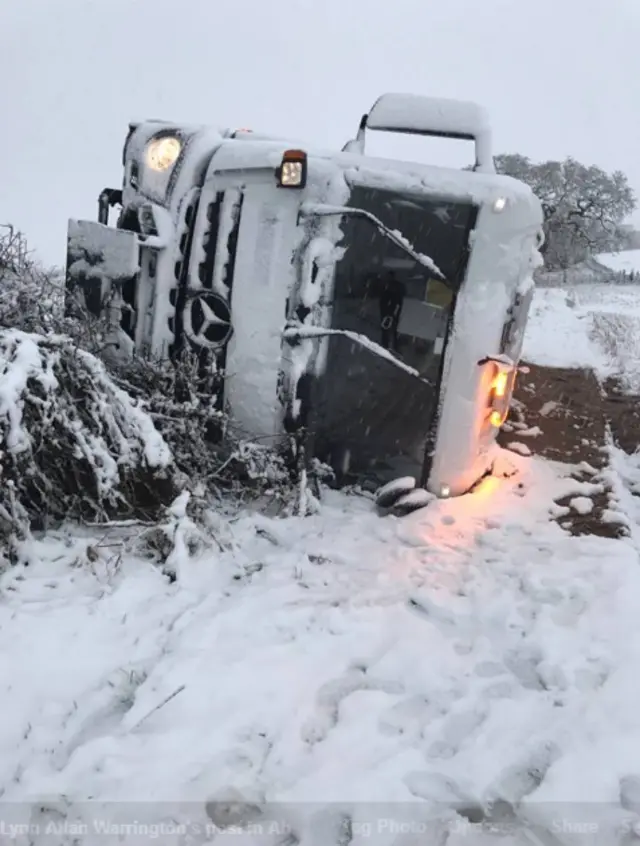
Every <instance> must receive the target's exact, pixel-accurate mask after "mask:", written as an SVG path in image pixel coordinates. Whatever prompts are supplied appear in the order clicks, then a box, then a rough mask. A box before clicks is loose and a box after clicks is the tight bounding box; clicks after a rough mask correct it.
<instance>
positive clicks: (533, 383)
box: [499, 362, 640, 538]
mask: <svg viewBox="0 0 640 846" xmlns="http://www.w3.org/2000/svg"><path fill="white" fill-rule="evenodd" d="M523 364H525V362H523ZM526 366H527V367H528V368H529V371H530V372H529V373H528V374H521V375H520V376H519V378H518V382H517V383H516V390H515V394H514V399H513V403H512V410H511V414H510V417H509V420H508V421H507V422H506V423H505V425H504V427H503V430H502V431H501V433H500V436H499V442H500V444H501V445H502V446H504V447H507V448H510V447H511V448H513V449H514V450H515V451H527V450H530V451H531V454H534V455H540V456H542V457H544V458H548V459H551V460H553V461H558V462H562V463H564V464H567V465H569V466H568V467H567V476H568V477H570V478H575V479H576V480H578V481H580V482H589V483H590V484H593V485H594V487H593V488H592V492H591V493H590V494H589V498H590V499H591V501H592V503H593V508H592V510H591V511H590V512H589V513H588V514H580V513H578V512H577V511H576V510H575V508H572V507H571V505H570V502H571V500H572V499H573V498H574V495H571V496H566V497H562V498H560V499H558V500H556V502H555V509H554V511H555V516H554V519H556V520H557V522H558V523H559V524H560V525H561V526H562V527H563V528H565V529H566V530H567V531H569V532H571V533H572V534H574V535H585V534H591V535H599V536H601V537H612V538H618V537H623V536H625V535H627V534H628V529H627V528H626V526H624V525H621V524H620V523H616V522H612V520H611V515H610V513H607V512H611V511H612V510H615V508H616V500H615V496H614V493H613V491H612V489H611V486H610V483H609V482H608V481H607V480H606V479H604V478H603V477H602V472H603V471H604V470H605V469H606V468H607V466H608V451H607V440H608V437H611V438H612V439H613V441H614V443H616V444H617V445H618V446H620V448H621V449H623V450H624V451H625V452H627V453H633V452H635V451H636V450H637V449H638V447H639V446H640V398H639V397H632V396H628V395H625V394H624V393H623V392H622V391H621V389H620V386H619V385H618V383H617V382H616V381H615V380H608V381H607V382H605V383H604V384H600V382H599V381H598V379H597V378H596V376H595V374H594V373H593V371H591V370H573V369H565V368H555V367H539V366H537V365H533V364H526ZM609 433H610V435H609ZM518 445H519V446H518ZM552 508H553V507H552Z"/></svg>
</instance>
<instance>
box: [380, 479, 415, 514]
mask: <svg viewBox="0 0 640 846" xmlns="http://www.w3.org/2000/svg"><path fill="white" fill-rule="evenodd" d="M415 487H416V480H415V479H414V478H413V476H403V477H402V478H401V479H394V480H393V481H392V482H388V483H387V484H386V485H383V486H382V487H381V488H380V489H379V490H378V492H377V493H376V496H375V503H376V508H379V509H380V510H382V511H387V510H388V509H389V508H391V507H392V505H394V503H396V502H397V501H398V500H399V499H400V498H401V497H403V496H405V495H406V494H408V493H410V492H411V491H413V490H414V489H415Z"/></svg>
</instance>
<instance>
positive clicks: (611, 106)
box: [0, 0, 640, 264]
mask: <svg viewBox="0 0 640 846" xmlns="http://www.w3.org/2000/svg"><path fill="white" fill-rule="evenodd" d="M0 80H1V81H2V82H1V86H2V87H1V89H0V92H1V96H0V102H1V109H0V128H1V129H2V138H3V144H2V155H1V156H0V223H5V222H12V223H14V224H15V225H17V226H18V227H19V228H20V229H22V230H23V231H24V232H25V233H26V234H27V235H28V237H29V240H30V243H31V245H32V246H33V247H34V248H36V249H37V251H38V252H39V253H40V255H41V257H42V258H43V259H45V260H46V261H47V262H51V263H56V264H62V263H63V262H64V254H65V234H66V225H67V218H68V217H89V218H91V219H95V216H96V199H97V195H98V193H99V192H100V190H101V189H102V188H103V187H105V186H107V185H109V186H112V187H119V186H120V182H121V172H120V155H121V149H122V143H123V140H124V136H125V134H126V131H127V124H128V122H129V120H131V119H141V118H145V117H159V118H167V119H169V120H178V121H182V120H183V121H189V122H198V123H208V124H213V125H217V126H232V127H240V126H243V127H244V126H247V127H251V128H253V129H255V130H262V131H267V132H268V131H270V132H273V133H274V134H277V135H286V134H292V135H294V136H296V137H301V138H303V139H306V138H308V139H309V140H311V141H313V140H315V141H317V142H318V143H321V144H322V145H328V146H340V147H341V146H342V145H343V143H344V142H345V141H346V140H347V138H348V137H350V136H352V135H353V133H354V132H355V129H356V127H357V123H358V121H359V118H360V116H361V115H362V113H363V112H364V111H366V110H367V109H368V107H369V106H370V105H371V104H372V103H373V101H374V100H375V98H376V97H377V96H378V95H379V94H381V93H383V92H385V91H406V92H412V93H421V94H431V95H434V96H443V97H456V98H460V99H468V100H476V101H478V102H480V103H482V104H483V105H485V106H486V107H487V108H488V109H489V111H490V113H491V116H492V120H493V125H494V143H495V148H496V152H501V151H518V152H521V153H523V154H526V155H528V156H530V157H532V158H535V159H544V158H562V157H564V156H565V155H567V154H571V155H574V156H575V157H576V158H578V159H580V160H581V161H584V162H585V163H587V164H591V163H595V164H598V165H600V166H602V167H604V168H605V169H607V170H613V169H617V168H619V169H621V170H623V171H625V172H626V173H627V174H628V176H629V178H630V180H631V183H632V185H633V187H634V189H635V190H636V191H637V192H638V194H640V105H639V104H640V0H535V2H532V0H289V2H288V3H287V2H284V0H0ZM405 141H406V139H402V138H400V139H398V138H395V137H392V136H380V135H378V136H377V138H376V140H375V143H374V144H373V147H372V149H373V151H375V152H376V153H386V154H389V153H393V152H394V151H395V153H396V155H400V157H403V156H404V155H406V153H407V146H406V143H403V142H405ZM420 143H421V144H422V146H419V147H418V148H417V149H418V151H419V152H421V154H422V159H423V160H429V158H430V157H432V156H433V157H437V158H438V160H439V161H442V162H445V163H450V164H459V163H460V162H459V158H460V157H459V150H458V149H454V150H453V151H452V152H451V154H449V152H448V150H447V149H445V148H443V147H442V146H441V144H442V142H440V143H439V145H438V146H437V147H434V146H433V145H431V146H429V144H428V142H424V141H422V142H420ZM449 149H450V148H449ZM411 152H416V145H415V144H413V145H412V146H411ZM469 153H470V151H469ZM443 157H444V158H443ZM638 219H640V217H639V216H637V217H636V220H638Z"/></svg>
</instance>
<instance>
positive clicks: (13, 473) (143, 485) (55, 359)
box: [0, 330, 176, 533]
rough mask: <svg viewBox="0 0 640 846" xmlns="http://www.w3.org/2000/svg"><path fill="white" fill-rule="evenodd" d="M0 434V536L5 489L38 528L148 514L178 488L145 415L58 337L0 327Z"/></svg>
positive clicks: (9, 507)
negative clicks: (58, 522) (77, 520)
mask: <svg viewBox="0 0 640 846" xmlns="http://www.w3.org/2000/svg"><path fill="white" fill-rule="evenodd" d="M0 432H1V436H2V443H1V452H0V474H1V477H2V481H3V494H4V495H0V509H1V511H0V514H1V516H2V524H3V526H2V529H3V531H4V532H5V533H6V532H8V531H10V530H11V529H13V528H15V526H14V525H13V518H12V514H13V512H14V510H15V509H14V507H13V505H14V503H13V501H12V502H9V501H8V499H7V497H8V493H7V491H8V490H11V492H12V497H14V498H15V500H16V501H17V502H18V503H19V504H20V506H21V508H22V509H24V511H25V512H26V514H27V515H28V516H29V518H30V520H31V521H32V523H34V524H35V525H36V526H40V527H42V526H44V525H46V523H47V520H48V519H53V520H57V519H62V518H65V517H73V518H80V517H84V518H88V519H98V518H100V517H102V516H104V515H105V514H111V515H122V514H128V515H131V514H140V513H145V514H146V515H152V514H153V513H154V512H155V511H156V510H157V508H158V506H160V505H161V504H163V503H166V502H167V501H169V500H170V499H172V498H173V496H174V495H175V491H176V486H175V481H174V478H173V474H174V468H173V463H172V456H171V452H170V450H169V447H168V446H167V444H166V442H165V441H164V439H163V438H162V436H161V435H160V434H159V433H158V431H157V430H156V428H155V426H154V425H153V422H152V421H151V419H150V418H149V416H148V415H147V414H146V413H145V412H144V411H143V410H142V409H141V408H139V407H138V406H137V405H136V404H135V403H134V402H133V401H132V400H131V398H130V397H129V396H128V395H127V394H126V393H125V392H124V391H123V390H121V389H120V388H119V387H117V385H115V383H114V382H113V381H112V380H111V378H110V377H109V375H108V374H107V371H106V370H105V367H104V365H103V364H102V363H101V362H100V361H98V359H96V358H94V357H93V356H92V355H90V354H89V353H86V352H84V351H82V350H79V349H78V348H77V347H76V346H75V345H74V344H73V342H72V341H71V340H70V339H67V338H64V337H62V336H49V337H47V338H45V337H43V336H40V335H35V334H28V333H25V332H22V331H19V330H1V331H0ZM14 516H15V515H14Z"/></svg>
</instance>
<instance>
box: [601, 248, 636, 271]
mask: <svg viewBox="0 0 640 846" xmlns="http://www.w3.org/2000/svg"><path fill="white" fill-rule="evenodd" d="M595 258H596V259H597V260H598V261H599V262H600V264H603V265H604V266H605V267H608V268H610V269H611V270H613V271H614V272H615V273H622V272H624V273H629V272H630V271H632V272H633V273H640V250H623V251H622V252H620V253H601V254H600V255H597V256H596V257H595Z"/></svg>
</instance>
